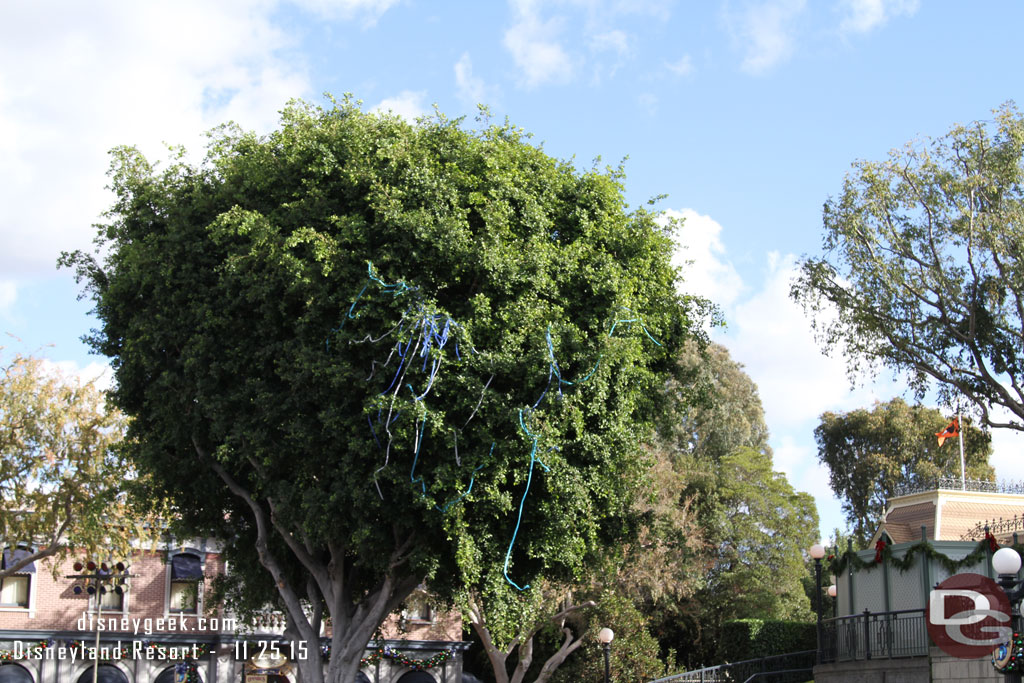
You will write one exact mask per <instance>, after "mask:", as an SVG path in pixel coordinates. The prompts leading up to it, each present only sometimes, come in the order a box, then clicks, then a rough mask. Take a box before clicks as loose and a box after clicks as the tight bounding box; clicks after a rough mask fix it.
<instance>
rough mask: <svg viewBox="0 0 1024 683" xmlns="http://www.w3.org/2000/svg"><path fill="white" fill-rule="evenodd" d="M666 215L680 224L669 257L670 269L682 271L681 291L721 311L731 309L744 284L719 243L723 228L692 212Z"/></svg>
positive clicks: (670, 212) (672, 212) (709, 218)
mask: <svg viewBox="0 0 1024 683" xmlns="http://www.w3.org/2000/svg"><path fill="white" fill-rule="evenodd" d="M665 214H666V216H668V217H670V218H677V219H682V221H683V227H682V228H681V229H680V230H679V233H678V234H677V235H676V243H677V244H678V247H677V249H676V252H675V254H673V256H672V265H673V266H678V267H680V268H682V271H683V278H684V281H683V290H684V291H685V292H686V293H687V294H697V295H699V296H703V297H705V298H707V299H710V300H711V301H713V302H715V303H716V304H718V305H719V306H722V307H724V308H729V307H731V306H732V305H733V304H734V303H735V302H736V299H737V298H738V297H739V295H740V293H741V291H742V290H743V281H742V279H741V278H740V275H739V273H737V272H736V269H735V268H734V267H733V265H732V263H730V262H729V261H728V259H727V258H726V253H725V247H724V246H723V245H722V240H721V239H720V235H721V233H722V226H721V225H719V224H718V223H717V222H716V221H715V220H714V219H712V218H711V217H710V216H702V215H701V214H699V213H697V212H696V211H694V210H693V209H683V210H682V211H672V210H669V211H666V212H665Z"/></svg>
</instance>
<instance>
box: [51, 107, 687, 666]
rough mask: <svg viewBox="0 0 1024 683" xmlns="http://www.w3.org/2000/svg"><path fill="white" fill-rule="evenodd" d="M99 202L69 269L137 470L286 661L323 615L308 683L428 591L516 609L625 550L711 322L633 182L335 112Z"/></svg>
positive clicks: (496, 129) (129, 156)
mask: <svg viewBox="0 0 1024 683" xmlns="http://www.w3.org/2000/svg"><path fill="white" fill-rule="evenodd" d="M111 177H112V187H113V190H114V192H115V193H116V196H117V201H116V203H115V205H114V206H113V208H112V209H111V211H110V212H109V215H108V223H107V224H106V225H104V226H102V227H101V233H100V237H101V241H102V242H103V243H104V246H105V247H106V249H107V251H106V252H105V254H106V255H105V256H103V257H102V260H96V259H94V258H93V257H90V256H89V255H86V254H82V253H77V254H74V255H68V256H66V257H65V259H64V262H65V263H68V264H73V265H74V266H76V268H77V272H78V275H79V277H80V278H82V279H83V281H84V282H85V284H86V285H87V288H88V291H89V292H90V293H91V294H92V296H93V300H94V301H95V304H96V313H97V315H98V317H99V319H100V321H101V323H102V327H101V329H100V330H99V331H98V332H97V333H96V334H95V335H94V336H93V338H92V343H93V345H94V347H95V349H96V350H97V351H99V352H101V353H103V354H105V355H107V356H109V357H110V358H112V359H113V364H114V367H115V372H116V375H117V380H118V382H117V388H116V390H115V392H114V394H113V396H114V399H115V400H116V402H117V404H118V405H119V406H120V407H121V408H122V409H123V410H124V411H125V412H126V413H128V414H130V415H131V416H132V417H133V418H134V419H133V422H132V424H131V428H130V435H131V436H132V437H134V438H132V439H130V440H129V442H128V452H129V454H130V456H131V457H132V459H133V461H134V462H136V463H137V464H138V466H139V467H140V468H141V469H142V470H144V471H145V472H147V473H149V474H150V475H151V476H152V490H153V491H154V493H156V494H160V495H163V494H166V495H168V496H172V497H173V498H174V500H175V503H176V505H177V512H178V515H179V520H180V521H179V525H180V527H181V529H182V530H183V531H184V532H188V533H201V534H208V535H213V536H218V537H221V538H223V539H225V542H226V544H227V547H226V549H225V554H226V556H227V557H228V559H229V560H233V566H235V567H239V568H242V570H241V571H240V572H239V573H238V574H236V576H237V577H238V579H239V580H241V581H242V582H243V584H244V583H245V581H246V580H251V583H249V584H248V585H249V586H251V587H252V588H253V589H254V590H253V591H252V592H253V593H255V592H256V590H262V589H265V588H271V587H272V589H273V591H274V594H276V595H277V597H278V599H279V604H280V606H281V607H282V609H284V611H285V614H286V616H287V619H288V631H287V633H288V634H289V636H290V637H292V638H296V639H302V640H305V641H308V642H315V641H316V640H317V639H318V637H319V634H318V632H319V626H320V624H321V622H322V620H323V619H324V618H326V617H329V618H330V621H331V626H332V633H333V635H332V640H331V651H330V656H329V662H328V665H327V668H326V674H325V673H324V672H323V670H322V668H321V667H322V663H321V659H320V654H319V651H318V650H317V649H311V650H310V657H309V659H308V660H306V661H300V662H299V671H300V676H301V678H302V680H303V681H305V682H309V683H312V682H318V681H321V680H323V679H326V680H328V681H331V682H332V683H335V682H337V681H342V680H345V681H347V680H352V679H353V677H354V676H355V674H356V671H357V669H358V666H359V660H360V657H361V656H362V655H363V653H364V648H365V646H366V643H367V642H368V640H369V639H370V637H371V636H372V634H373V632H374V630H375V629H376V628H377V626H378V624H380V623H381V621H382V620H383V619H384V617H385V616H386V615H387V614H388V613H390V612H391V611H393V610H394V609H395V608H396V607H397V606H398V605H399V604H400V603H401V601H402V600H404V599H405V597H406V596H407V595H408V594H409V593H410V591H412V590H413V588H414V587H415V586H416V585H418V584H419V583H420V582H421V581H423V580H424V579H425V578H428V579H429V581H430V586H431V589H432V591H433V592H435V593H436V594H438V596H439V597H440V598H442V599H443V598H445V597H449V596H451V595H453V594H454V593H455V592H456V591H457V590H459V589H461V588H462V587H463V586H465V585H466V582H467V581H469V582H472V581H474V580H476V578H475V577H480V576H483V575H485V574H486V573H487V572H486V570H487V569H489V568H493V567H495V566H501V567H502V576H503V577H504V578H505V580H506V581H507V582H509V584H510V585H512V584H513V583H514V584H515V586H514V587H515V588H516V589H517V590H518V589H520V588H522V589H526V588H527V587H528V585H529V584H530V583H531V582H532V581H533V580H534V579H536V578H537V577H540V576H549V577H552V578H559V577H561V576H566V577H569V576H573V575H576V574H578V573H579V572H580V571H581V570H582V566H583V561H584V558H585V557H586V556H587V554H588V552H589V551H590V550H591V549H592V548H594V547H598V546H602V545H609V544H611V543H613V542H614V541H615V540H616V539H617V538H619V537H620V535H621V534H622V533H623V532H624V531H625V530H626V528H625V526H624V524H623V523H622V521H621V520H622V518H623V516H624V515H625V513H626V512H628V509H629V504H630V502H631V496H632V490H633V486H634V484H635V482H636V479H637V477H638V476H639V475H640V474H641V473H642V471H643V469H644V467H645V463H644V458H643V454H642V453H641V452H640V451H639V448H638V446H637V444H638V443H640V442H641V441H642V439H643V438H645V437H646V435H647V433H648V431H649V429H650V427H649V425H650V416H651V415H652V414H653V413H654V412H655V411H656V409H657V407H658V406H657V399H658V396H659V392H658V391H657V389H658V388H659V387H661V386H663V385H664V382H665V378H666V376H667V375H668V374H670V373H672V372H674V371H675V367H676V365H675V362H674V359H675V356H676V353H677V352H678V350H679V348H680V345H681V343H682V342H683V340H684V339H685V338H686V337H687V336H688V335H689V334H691V331H690V321H689V319H688V314H689V313H694V314H699V313H700V310H701V308H700V305H699V302H693V301H689V300H687V299H684V298H683V297H681V296H680V295H679V294H677V293H676V292H677V289H676V287H677V273H676V271H675V270H674V269H673V268H672V267H671V265H670V263H669V255H670V254H671V251H672V249H671V247H672V242H671V238H670V236H669V234H667V232H666V231H665V230H664V229H662V228H660V227H659V226H658V224H657V223H656V222H655V216H653V215H651V214H649V213H647V212H646V211H644V210H635V211H632V212H627V211H626V208H625V203H624V201H623V198H622V186H621V184H620V181H621V175H620V174H619V173H618V172H614V171H611V172H599V171H597V170H591V171H586V172H578V171H576V170H575V169H574V168H573V167H572V166H571V165H569V164H567V163H563V162H559V161H556V160H554V159H552V158H550V157H548V156H547V155H545V154H544V153H543V152H542V151H541V150H539V149H538V148H536V147H534V146H531V145H529V144H527V142H526V141H525V139H524V137H523V135H522V133H521V132H520V131H518V130H517V129H515V128H513V127H511V126H508V125H505V126H486V127H484V128H483V129H482V130H479V131H467V130H465V129H463V128H462V126H461V125H460V122H458V121H454V122H453V121H448V120H446V119H444V118H443V117H438V118H437V119H436V120H434V121H430V122H426V121H425V122H421V123H420V124H418V125H409V124H408V123H406V122H404V121H403V120H401V119H399V118H398V117H393V116H383V117H382V116H377V115H369V114H364V113H362V112H361V111H360V110H359V108H358V106H357V105H356V104H355V103H352V102H350V101H347V100H346V101H344V102H341V103H335V105H334V106H333V107H331V108H328V109H321V108H318V107H314V106H311V105H305V104H293V105H291V106H289V107H288V108H286V109H285V111H284V112H283V116H282V123H281V127H280V128H279V129H278V130H276V131H275V132H273V133H271V134H270V135H269V136H267V137H264V138H260V137H257V136H255V135H253V134H243V133H241V132H239V131H237V130H235V129H233V128H230V127H225V128H222V129H220V130H219V131H217V132H215V133H214V135H213V137H212V142H211V144H210V150H209V153H208V157H207V160H206V163H205V164H204V165H202V166H198V167H196V166H192V165H190V164H187V163H185V162H184V161H183V160H182V159H180V158H179V159H176V160H172V162H171V164H170V165H169V166H168V167H167V168H165V169H164V170H163V171H161V172H157V170H156V169H155V168H154V167H153V166H151V165H150V164H149V163H148V162H147V161H146V160H145V159H144V158H143V157H142V156H141V155H140V154H139V153H138V152H137V151H135V150H132V149H120V150H117V151H116V152H115V155H114V162H113V167H112V171H111ZM368 264H369V265H368ZM496 549H500V552H495V550H496ZM237 587H238V584H236V585H235V586H234V589H235V590H232V587H231V586H227V587H225V594H226V595H229V596H230V595H234V596H236V597H237V596H239V595H241V593H240V592H239V591H238V590H237Z"/></svg>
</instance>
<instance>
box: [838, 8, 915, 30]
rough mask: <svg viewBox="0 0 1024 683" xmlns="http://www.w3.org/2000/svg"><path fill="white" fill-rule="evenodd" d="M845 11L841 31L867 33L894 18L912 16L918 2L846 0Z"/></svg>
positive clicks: (840, 26)
mask: <svg viewBox="0 0 1024 683" xmlns="http://www.w3.org/2000/svg"><path fill="white" fill-rule="evenodd" d="M842 7H843V9H844V10H845V12H844V16H843V20H842V22H841V23H840V24H839V30H840V31H841V32H843V33H867V32H868V31H871V30H873V29H875V28H879V27H881V26H884V25H885V24H886V22H888V21H889V19H890V18H892V17H897V16H912V15H913V14H914V13H915V12H917V8H918V0H844V1H843V3H842Z"/></svg>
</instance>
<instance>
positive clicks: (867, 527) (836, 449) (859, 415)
mask: <svg viewBox="0 0 1024 683" xmlns="http://www.w3.org/2000/svg"><path fill="white" fill-rule="evenodd" d="M948 423H949V419H948V418H947V417H946V416H945V415H943V414H942V412H941V411H939V410H938V409H937V408H927V407H925V406H922V405H907V403H906V402H904V401H903V399H900V398H894V399H892V400H891V401H888V402H886V403H877V404H875V406H874V407H873V408H872V409H871V410H867V409H864V408H860V409H858V410H851V411H850V412H848V413H831V412H828V413H824V414H823V415H822V416H821V422H820V424H819V425H818V426H817V427H816V428H815V430H814V438H815V440H816V441H817V442H818V459H819V460H820V461H821V462H822V463H823V464H824V465H826V466H827V467H828V469H829V481H830V483H831V485H832V490H833V491H835V493H836V495H837V496H839V498H840V499H841V500H842V505H843V512H844V513H845V514H846V520H847V522H849V524H850V527H851V529H852V530H853V535H854V537H855V539H856V542H857V543H858V544H859V545H860V546H861V547H866V544H867V541H868V540H869V539H870V538H871V536H872V535H873V534H874V533H875V529H877V528H878V524H879V522H880V521H881V519H882V515H883V514H885V505H886V501H888V500H889V499H890V498H891V497H892V496H893V495H895V493H896V489H897V487H899V486H901V485H914V484H927V483H928V482H930V481H932V480H934V479H937V478H939V477H959V476H960V447H959V445H958V444H957V439H949V440H948V441H947V442H946V443H945V444H943V445H942V446H940V445H939V444H938V439H937V438H936V436H935V435H936V434H938V433H940V432H942V431H943V430H944V429H945V427H946V425H947V424H948ZM962 432H963V437H964V459H965V461H966V476H967V478H968V479H980V480H986V481H991V480H993V479H994V478H995V473H994V471H993V470H992V467H991V466H990V465H989V464H988V457H989V455H991V453H992V438H991V436H990V435H989V434H988V433H987V432H984V431H982V430H980V429H978V428H977V427H975V426H974V425H972V424H970V422H966V421H965V422H964V424H963V426H962Z"/></svg>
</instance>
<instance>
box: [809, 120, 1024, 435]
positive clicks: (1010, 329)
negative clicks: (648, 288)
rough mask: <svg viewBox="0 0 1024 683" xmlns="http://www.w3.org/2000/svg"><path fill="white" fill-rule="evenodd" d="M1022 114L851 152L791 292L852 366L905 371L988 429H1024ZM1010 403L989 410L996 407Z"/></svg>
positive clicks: (918, 387)
mask: <svg viewBox="0 0 1024 683" xmlns="http://www.w3.org/2000/svg"><path fill="white" fill-rule="evenodd" d="M1022 153H1024V118H1022V117H1021V115H1020V114H1019V113H1018V111H1017V110H1016V108H1015V107H1014V106H1013V104H1012V103H1008V104H1006V105H1004V106H1003V107H1001V108H1000V109H999V110H998V111H996V112H995V119H994V121H992V122H978V123H974V124H971V125H969V126H955V127H953V128H952V129H951V130H950V132H949V133H948V134H947V135H945V136H944V137H942V138H939V139H938V140H934V141H928V142H922V143H910V144H908V145H907V146H905V147H904V148H903V149H902V150H894V151H893V152H892V153H890V155H889V158H888V159H887V160H885V161H882V162H871V161H858V162H856V163H855V164H854V165H853V171H852V172H851V173H850V174H849V175H847V177H846V180H845V182H844V184H843V191H842V194H841V195H840V196H839V197H838V198H830V199H829V200H828V201H827V202H826V203H825V208H824V228H825V235H824V240H823V246H824V251H825V255H824V256H823V257H820V258H813V257H812V258H807V259H805V260H804V261H803V263H802V264H801V271H800V275H799V277H798V278H797V279H796V280H795V282H794V284H793V287H792V292H791V294H792V296H793V297H794V298H795V299H796V300H797V301H800V302H802V303H803V304H804V306H805V308H806V309H807V310H808V311H810V312H811V313H812V314H814V315H815V326H816V327H817V329H818V331H819V333H820V335H821V339H822V341H823V343H824V344H825V345H826V346H827V347H829V348H837V349H838V350H840V351H841V352H842V353H844V354H845V355H846V357H847V360H848V364H849V369H850V372H851V373H856V372H857V371H859V370H861V369H865V368H874V367H876V366H877V365H879V364H881V365H886V366H888V367H890V368H892V369H893V370H896V371H902V372H906V373H907V374H908V375H909V378H910V382H911V385H912V386H913V387H914V389H915V390H916V392H917V395H918V398H921V397H922V396H923V395H924V393H925V391H926V390H927V388H928V387H929V386H930V385H934V386H935V387H936V388H937V390H938V394H939V397H940V399H941V400H942V402H943V403H944V404H946V405H947V406H952V407H956V406H958V405H960V402H961V397H966V399H967V400H968V401H969V402H973V404H974V405H975V406H976V407H977V409H978V411H979V413H980V415H981V417H982V422H983V424H985V425H986V426H989V427H1009V428H1011V429H1017V430H1024V385H1022V381H1024V380H1022V378H1024V261H1022V259H1021V255H1022V251H1021V250H1022V248H1024V247H1022V245H1024V203H1022V197H1024V195H1022V193H1024V183H1022V179H1024V166H1022V161H1024V159H1022ZM993 407H996V408H1000V409H1003V410H1005V411H1006V412H1005V415H1006V417H1003V415H1004V413H999V412H996V413H993V411H992V408H993Z"/></svg>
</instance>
